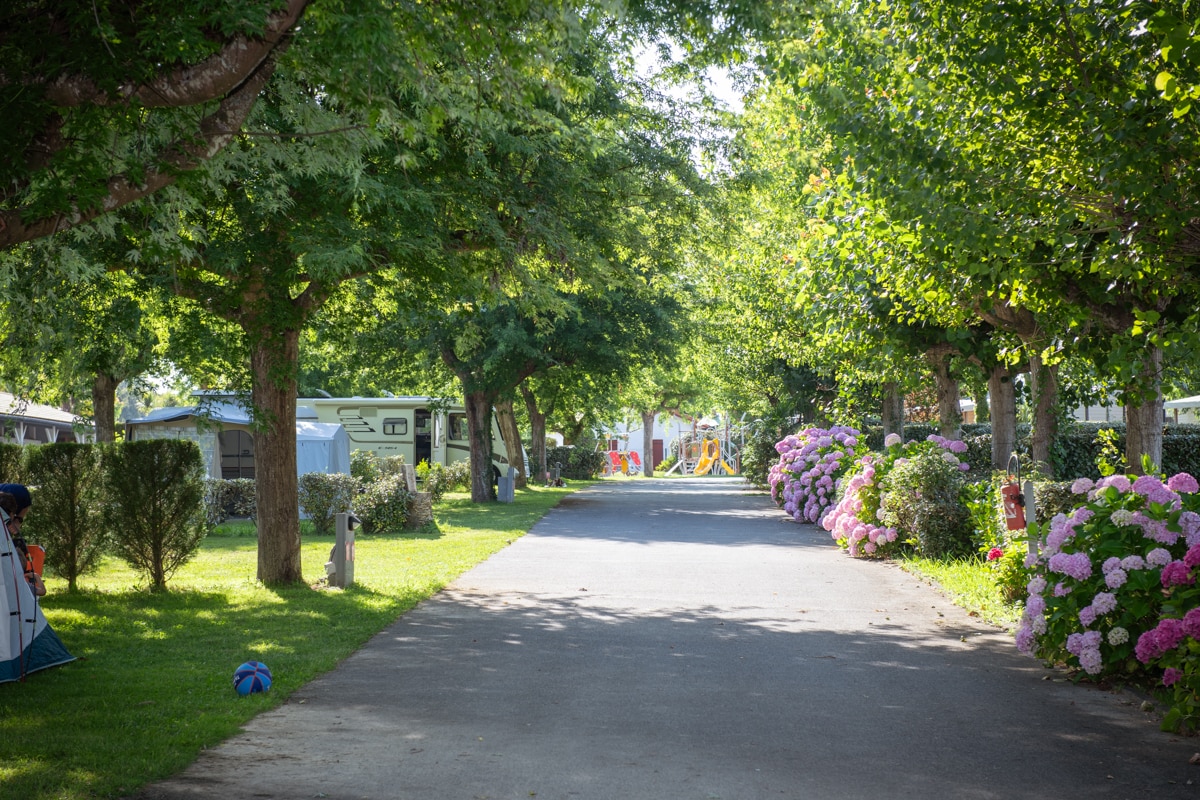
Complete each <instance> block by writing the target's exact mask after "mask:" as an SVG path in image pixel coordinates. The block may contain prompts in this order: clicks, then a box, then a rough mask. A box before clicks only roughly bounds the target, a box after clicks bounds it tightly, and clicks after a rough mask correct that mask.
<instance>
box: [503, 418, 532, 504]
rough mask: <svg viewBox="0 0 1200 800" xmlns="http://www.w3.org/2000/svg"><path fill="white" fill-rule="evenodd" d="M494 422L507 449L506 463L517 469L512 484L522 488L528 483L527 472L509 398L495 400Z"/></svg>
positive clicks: (519, 432) (519, 433) (515, 419)
mask: <svg viewBox="0 0 1200 800" xmlns="http://www.w3.org/2000/svg"><path fill="white" fill-rule="evenodd" d="M496 423H497V424H498V426H499V427H500V436H501V438H503V439H504V449H505V450H507V451H508V463H509V464H510V465H512V466H513V467H514V468H515V469H516V470H517V479H516V481H515V482H514V483H513V485H514V486H515V487H516V488H518V489H524V488H525V487H526V486H528V485H529V480H528V477H529V474H528V472H527V470H526V467H525V457H524V455H523V453H524V450H523V448H522V447H521V431H520V430H519V429H518V428H517V415H516V414H515V413H514V412H513V401H512V399H511V398H510V399H507V400H497V401H496Z"/></svg>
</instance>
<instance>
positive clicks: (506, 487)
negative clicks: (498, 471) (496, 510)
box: [496, 467, 517, 503]
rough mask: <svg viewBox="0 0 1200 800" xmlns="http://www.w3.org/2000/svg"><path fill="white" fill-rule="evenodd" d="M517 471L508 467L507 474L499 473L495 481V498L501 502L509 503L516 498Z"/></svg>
mask: <svg viewBox="0 0 1200 800" xmlns="http://www.w3.org/2000/svg"><path fill="white" fill-rule="evenodd" d="M516 490H517V471H516V470H515V469H514V468H512V467H509V468H508V475H507V476H505V475H501V476H500V479H499V480H498V481H496V499H497V500H499V501H500V502H501V503H511V502H513V500H515V499H516Z"/></svg>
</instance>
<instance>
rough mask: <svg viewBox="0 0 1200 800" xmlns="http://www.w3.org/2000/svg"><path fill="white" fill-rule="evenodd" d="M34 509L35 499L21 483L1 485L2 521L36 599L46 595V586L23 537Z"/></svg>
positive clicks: (0, 505)
mask: <svg viewBox="0 0 1200 800" xmlns="http://www.w3.org/2000/svg"><path fill="white" fill-rule="evenodd" d="M32 507H33V497H32V496H30V494H29V489H28V488H26V487H25V486H23V485H22V484H19V483H0V519H3V520H4V525H5V527H6V528H7V529H8V533H9V536H11V537H12V542H13V545H14V546H15V547H16V550H17V555H18V557H19V558H20V559H21V566H22V568H23V569H24V571H25V580H27V581H29V588H30V589H31V590H32V591H33V594H34V596H35V597H43V596H45V594H46V584H44V583H42V577H41V576H40V575H38V574H37V572H36V571H35V570H34V569H33V559H32V558H30V556H29V547H28V545H26V544H25V537H23V536H22V535H21V528H22V527H23V526H24V523H25V516H26V515H27V514H28V513H29V509H30V508H32Z"/></svg>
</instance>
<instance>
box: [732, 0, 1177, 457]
mask: <svg viewBox="0 0 1200 800" xmlns="http://www.w3.org/2000/svg"><path fill="white" fill-rule="evenodd" d="M1196 25H1197V20H1196V16H1195V14H1194V10H1192V9H1191V8H1190V6H1188V5H1187V4H1185V3H1170V2H1168V3H1154V4H1140V3H1133V4H1126V5H1123V6H1121V7H1119V8H1118V7H1115V6H1110V5H1105V4H1084V5H1078V4H1076V5H1064V4H1026V5H1013V4H1009V3H992V2H974V1H972V0H963V1H962V2H953V3H949V4H947V3H941V2H938V3H933V2H916V3H907V4H902V5H896V4H891V3H884V2H879V3H865V4H864V3H858V2H855V3H850V2H840V1H839V0H834V1H833V2H829V3H822V4H819V5H818V6H814V7H813V8H812V10H811V13H808V14H801V15H797V16H795V17H791V18H788V19H786V20H784V19H780V20H779V21H778V22H777V24H776V26H775V27H774V28H773V29H772V30H771V31H770V36H768V37H766V38H764V40H763V42H764V46H763V51H762V59H761V65H762V67H763V70H762V75H763V77H762V79H761V81H760V82H759V85H758V87H757V89H756V91H755V93H754V94H753V95H752V97H751V98H749V100H748V103H747V113H746V116H745V119H744V120H743V125H742V127H741V131H740V133H739V136H738V139H737V143H736V145H737V147H736V153H735V156H734V164H735V166H736V167H737V168H738V170H739V172H740V174H742V175H743V176H745V178H746V180H745V181H744V183H743V184H742V185H740V186H737V187H734V188H733V193H732V194H731V203H730V208H731V209H733V210H734V211H735V212H736V213H737V224H735V225H732V226H730V227H731V228H733V229H734V231H735V233H734V234H733V236H732V237H731V239H729V240H726V241H723V242H718V243H717V244H716V245H715V249H714V252H715V253H716V254H717V255H718V258H717V259H714V263H716V264H718V267H717V269H716V270H715V271H714V274H713V275H712V276H711V277H710V280H709V285H710V286H712V287H714V289H713V296H714V297H715V298H717V299H718V302H720V303H722V304H723V307H724V308H726V309H728V313H729V315H730V319H731V324H730V325H729V326H728V327H729V329H730V333H731V334H732V338H730V339H729V340H728V341H730V342H731V343H732V344H731V352H734V353H737V352H743V351H744V352H749V353H752V354H753V358H752V361H753V363H756V364H760V365H762V367H761V369H762V370H763V372H764V374H769V372H770V369H769V368H770V367H771V365H773V364H778V365H782V366H783V367H784V368H785V369H786V370H801V373H793V376H794V377H801V376H802V373H803V371H804V370H807V371H808V372H809V373H810V374H811V376H814V377H815V381H814V382H813V383H812V384H811V385H810V386H809V387H808V388H807V389H806V390H805V392H804V394H805V396H806V397H808V398H810V399H811V398H816V399H817V400H818V401H824V402H826V403H827V404H828V405H829V406H830V407H839V408H841V409H842V410H843V411H856V412H858V413H857V414H856V418H859V419H861V413H862V412H863V411H864V410H865V409H864V408H863V407H862V405H861V404H862V403H863V402H864V399H869V400H870V402H871V403H872V404H873V407H872V408H871V409H870V411H871V412H873V413H875V414H879V415H880V416H882V418H883V420H884V424H885V426H888V427H889V429H894V428H895V424H896V421H897V419H898V418H899V413H898V410H897V400H898V399H899V398H901V397H903V395H904V394H906V393H907V392H910V391H912V390H913V389H914V388H916V387H917V386H920V385H923V384H924V385H935V386H936V388H937V393H936V398H937V403H938V406H939V409H940V419H941V423H942V432H943V433H944V434H946V435H953V434H954V433H955V432H956V431H957V429H958V426H959V424H960V418H959V411H958V409H959V396H960V392H962V391H963V390H962V388H961V387H963V386H964V385H965V386H967V387H969V389H968V391H969V392H970V394H972V395H974V396H975V397H977V398H979V397H982V396H983V395H984V391H985V387H986V394H987V396H988V397H989V399H990V404H991V408H990V412H991V413H990V418H991V423H992V430H993V448H994V449H993V460H994V462H995V464H996V466H997V467H1002V466H1003V464H1004V462H1005V460H1006V458H1007V454H1008V453H1009V452H1011V451H1012V449H1013V446H1012V445H1013V438H1014V431H1015V408H1014V406H1015V403H1014V387H1015V386H1016V385H1017V384H1018V382H1019V381H1018V380H1017V379H1016V376H1017V375H1019V374H1021V373H1025V374H1027V378H1025V379H1024V380H1023V381H1020V382H1021V383H1023V384H1024V386H1025V387H1026V388H1027V390H1028V391H1029V393H1030V394H1031V397H1030V398H1029V401H1030V407H1031V409H1032V415H1033V421H1034V438H1033V443H1032V445H1033V455H1034V458H1035V459H1037V460H1038V461H1040V462H1042V463H1043V464H1046V465H1048V463H1049V461H1050V459H1049V448H1050V446H1051V443H1052V442H1053V440H1054V436H1055V429H1056V425H1057V424H1058V420H1059V419H1061V418H1062V416H1063V410H1064V408H1065V407H1069V406H1070V405H1073V404H1075V403H1078V402H1081V401H1085V400H1088V399H1094V398H1095V397H1096V395H1097V394H1098V393H1107V395H1108V396H1109V397H1111V398H1115V399H1116V400H1117V401H1118V402H1120V403H1122V404H1123V405H1124V406H1125V409H1126V417H1127V420H1128V426H1129V435H1128V437H1127V449H1126V459H1127V461H1128V463H1129V465H1130V466H1131V468H1133V469H1139V468H1140V465H1141V463H1142V457H1143V456H1145V457H1147V458H1148V459H1149V460H1150V461H1151V462H1153V463H1155V464H1160V463H1161V448H1162V425H1161V420H1162V411H1163V406H1162V402H1163V394H1164V386H1165V387H1166V388H1171V387H1173V386H1186V385H1187V383H1188V381H1189V379H1190V378H1191V375H1192V372H1193V370H1192V368H1191V365H1192V364H1194V363H1195V361H1196V355H1197V352H1198V349H1197V348H1198V345H1200V340H1198V339H1197V325H1198V323H1200V317H1198V316H1197V311H1196V309H1197V307H1198V305H1197V300H1198V299H1200V297H1198V292H1200V284H1198V283H1197V281H1196V270H1195V265H1196V261H1197V258H1198V257H1200V247H1198V244H1197V243H1198V242H1200V238H1198V237H1197V234H1200V227H1197V226H1198V224H1200V223H1198V222H1197V220H1198V219H1200V215H1197V212H1196V208H1197V200H1198V199H1200V198H1198V197H1197V195H1196V186H1195V182H1194V181H1193V180H1191V175H1192V172H1193V169H1194V165H1195V164H1196V163H1197V158H1198V156H1200V151H1198V150H1197V148H1198V147H1200V119H1198V118H1197V115H1196V113H1195V109H1194V108H1193V107H1192V106H1191V100H1192V99H1194V91H1193V89H1194V86H1195V85H1196V81H1195V79H1194V75H1195V59H1196V48H1195V46H1194V43H1195V41H1196V39H1195V35H1194V34H1195V31H1196ZM1185 86H1187V87H1193V88H1189V89H1185V88H1183V87H1185ZM1189 92H1191V94H1189ZM735 198H736V199H735ZM721 255H724V256H725V257H724V258H723V259H721V258H719V256H721ZM734 348H736V349H734ZM775 385H776V386H779V385H781V384H780V383H779V382H776V383H775Z"/></svg>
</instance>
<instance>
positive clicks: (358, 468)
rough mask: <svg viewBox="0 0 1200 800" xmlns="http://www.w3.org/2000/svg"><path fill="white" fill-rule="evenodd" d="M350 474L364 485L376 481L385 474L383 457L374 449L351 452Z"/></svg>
mask: <svg viewBox="0 0 1200 800" xmlns="http://www.w3.org/2000/svg"><path fill="white" fill-rule="evenodd" d="M350 474H351V475H353V476H354V477H356V478H358V479H359V480H360V481H362V484H363V485H364V486H366V485H367V484H371V483H374V482H375V481H377V480H379V477H380V476H381V475H383V459H382V458H380V457H379V455H378V454H377V453H376V452H375V451H374V450H355V451H354V452H352V453H351V454H350Z"/></svg>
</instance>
